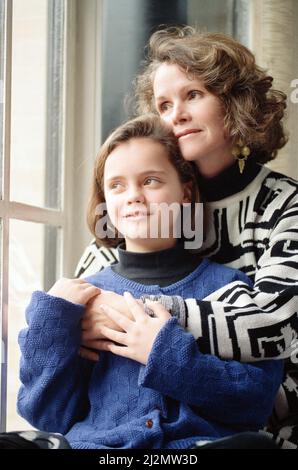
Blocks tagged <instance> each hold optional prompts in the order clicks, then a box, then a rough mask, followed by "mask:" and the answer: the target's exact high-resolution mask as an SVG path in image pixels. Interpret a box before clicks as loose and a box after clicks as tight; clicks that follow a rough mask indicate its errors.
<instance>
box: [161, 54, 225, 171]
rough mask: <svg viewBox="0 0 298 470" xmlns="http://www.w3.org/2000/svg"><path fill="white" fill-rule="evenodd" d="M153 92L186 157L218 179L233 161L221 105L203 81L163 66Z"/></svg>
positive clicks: (162, 114) (171, 67) (175, 67)
mask: <svg viewBox="0 0 298 470" xmlns="http://www.w3.org/2000/svg"><path fill="white" fill-rule="evenodd" d="M153 92H154V100H155V105H156V109H157V111H158V113H159V114H160V116H161V118H162V119H163V121H165V122H166V123H167V124H169V125H170V126H171V128H172V130H173V132H174V133H175V135H176V136H177V137H178V140H179V147H180V150H181V153H182V155H183V157H184V158H185V160H190V161H194V162H195V163H196V165H197V166H198V168H199V170H200V173H201V174H202V175H203V176H205V177H207V178H208V177H212V176H215V175H217V174H218V173H220V172H221V171H222V170H224V169H225V168H227V167H228V166H230V165H231V164H232V163H233V162H234V157H233V156H232V153H231V151H232V144H231V141H230V139H229V138H228V137H227V136H226V135H225V133H224V111H223V108H222V105H221V102H220V100H219V98H217V96H215V95H213V94H212V93H210V92H208V91H207V90H206V88H205V87H204V85H203V84H202V82H200V80H198V79H197V78H190V77H188V76H187V75H186V74H185V73H184V72H183V71H182V70H181V69H180V68H179V67H178V66H177V65H175V64H166V63H164V64H162V65H160V66H159V67H158V69H157V70H156V72H155V76H154V81H153Z"/></svg>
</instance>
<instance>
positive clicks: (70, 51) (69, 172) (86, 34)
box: [0, 0, 102, 431]
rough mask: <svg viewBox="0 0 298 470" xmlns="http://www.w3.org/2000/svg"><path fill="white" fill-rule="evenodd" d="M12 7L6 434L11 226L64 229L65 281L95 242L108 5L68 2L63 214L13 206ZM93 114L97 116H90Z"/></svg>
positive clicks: (4, 246) (3, 209) (2, 204)
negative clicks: (90, 226)
mask: <svg viewBox="0 0 298 470" xmlns="http://www.w3.org/2000/svg"><path fill="white" fill-rule="evenodd" d="M12 6H13V0H6V18H5V25H6V29H5V70H4V92H3V93H4V97H5V108H4V129H3V140H4V146H3V199H2V200H0V219H2V240H1V248H0V250H1V251H0V253H1V259H0V263H1V269H0V275H1V278H0V280H1V285H0V289H1V290H0V292H1V294H2V295H1V297H0V312H1V316H0V320H1V330H2V344H1V349H2V355H1V387H0V403H1V405H0V418H1V431H5V429H6V413H7V410H6V407H7V361H6V358H7V342H8V323H9V318H8V301H9V299H8V288H9V225H10V220H11V219H18V220H22V221H29V222H36V223H41V224H46V225H50V226H53V227H58V228H61V233H62V237H61V240H60V247H58V249H60V250H61V257H60V260H61V266H60V268H61V269H60V272H61V274H62V275H64V276H68V277H73V273H74V269H75V266H76V263H77V261H78V259H79V257H80V255H81V253H82V251H83V249H84V247H85V246H86V245H87V244H88V243H89V241H90V239H91V235H90V234H89V232H88V230H87V226H86V222H85V221H86V215H85V211H86V201H87V197H88V193H89V187H90V181H91V174H92V168H93V159H94V157H95V155H96V153H97V151H98V147H99V144H100V129H101V126H100V115H101V112H100V106H101V100H100V95H101V93H100V83H101V80H100V57H101V54H100V48H101V43H102V41H101V11H102V0H88V1H87V2H83V1H80V0H66V6H65V8H66V10H65V41H64V57H65V64H64V90H63V115H64V129H63V135H62V141H63V144H62V146H63V151H62V168H63V171H62V188H61V191H62V201H61V209H57V210H55V209H48V208H40V207H37V206H33V205H29V204H23V203H21V202H15V201H11V200H10V199H9V194H10V153H11V152H10V128H11V65H12V64H11V52H12ZM90 111H91V112H90Z"/></svg>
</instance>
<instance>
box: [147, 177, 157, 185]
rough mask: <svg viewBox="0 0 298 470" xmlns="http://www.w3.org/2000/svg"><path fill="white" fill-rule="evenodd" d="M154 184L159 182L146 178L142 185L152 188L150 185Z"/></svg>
mask: <svg viewBox="0 0 298 470" xmlns="http://www.w3.org/2000/svg"><path fill="white" fill-rule="evenodd" d="M155 183H160V181H159V180H158V179H156V178H147V179H146V180H145V181H144V184H145V185H147V186H148V185H151V186H152V184H155Z"/></svg>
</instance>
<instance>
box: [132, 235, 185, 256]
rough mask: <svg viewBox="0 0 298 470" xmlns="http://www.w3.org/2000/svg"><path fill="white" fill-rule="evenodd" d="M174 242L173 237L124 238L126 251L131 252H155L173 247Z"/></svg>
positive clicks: (175, 241) (175, 242)
mask: <svg viewBox="0 0 298 470" xmlns="http://www.w3.org/2000/svg"><path fill="white" fill-rule="evenodd" d="M176 244H177V240H176V239H174V238H148V239H144V238H140V239H134V240H132V239H128V238H126V239H125V245H126V251H129V252H133V253H155V252H158V251H162V250H168V249H170V248H173V247H174V246H175V245H176Z"/></svg>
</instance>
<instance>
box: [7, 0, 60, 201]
mask: <svg viewBox="0 0 298 470" xmlns="http://www.w3.org/2000/svg"><path fill="white" fill-rule="evenodd" d="M63 35H64V2H63V1H61V0H26V1H25V2H24V0H14V2H13V28H12V45H13V47H12V123H11V194H10V197H11V199H12V200H15V201H19V202H24V203H27V204H32V205H36V206H40V207H52V208H58V207H59V206H60V200H61V155H62V132H63V125H62V124H63V123H62V99H63V93H62V90H63V88H62V87H63V37H64V36H63ZM32 182H34V183H33V184H32Z"/></svg>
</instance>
